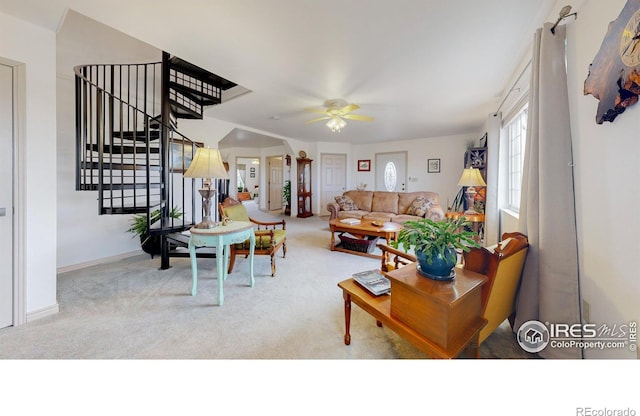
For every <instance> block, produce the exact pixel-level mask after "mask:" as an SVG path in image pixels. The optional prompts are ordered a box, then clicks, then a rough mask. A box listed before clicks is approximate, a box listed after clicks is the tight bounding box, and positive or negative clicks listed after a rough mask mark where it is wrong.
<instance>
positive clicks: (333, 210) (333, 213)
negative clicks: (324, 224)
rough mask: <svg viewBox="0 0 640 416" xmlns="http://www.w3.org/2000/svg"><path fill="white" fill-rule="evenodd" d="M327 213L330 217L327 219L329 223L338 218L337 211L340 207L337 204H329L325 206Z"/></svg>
mask: <svg viewBox="0 0 640 416" xmlns="http://www.w3.org/2000/svg"><path fill="white" fill-rule="evenodd" d="M327 211H329V214H331V216H330V217H329V221H331V220H333V219H336V218H338V211H340V205H338V203H337V202H329V203H328V204H327Z"/></svg>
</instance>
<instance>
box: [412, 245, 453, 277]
mask: <svg viewBox="0 0 640 416" xmlns="http://www.w3.org/2000/svg"><path fill="white" fill-rule="evenodd" d="M416 257H417V258H418V272H420V274H421V275H423V276H425V277H428V278H430V279H434V280H451V279H453V278H454V277H455V275H456V274H455V271H454V270H453V268H454V267H455V266H456V261H457V256H456V251H455V249H453V248H450V247H449V248H447V249H445V250H444V256H442V255H441V254H440V253H436V254H434V255H433V256H432V257H431V263H429V262H428V260H427V255H426V254H424V253H423V252H421V251H419V252H417V253H416Z"/></svg>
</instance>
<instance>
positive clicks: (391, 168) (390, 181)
mask: <svg viewBox="0 0 640 416" xmlns="http://www.w3.org/2000/svg"><path fill="white" fill-rule="evenodd" d="M396 183H398V173H397V170H396V165H395V163H393V162H387V165H386V166H385V167H384V187H385V188H386V189H387V191H389V192H391V191H393V190H394V189H396Z"/></svg>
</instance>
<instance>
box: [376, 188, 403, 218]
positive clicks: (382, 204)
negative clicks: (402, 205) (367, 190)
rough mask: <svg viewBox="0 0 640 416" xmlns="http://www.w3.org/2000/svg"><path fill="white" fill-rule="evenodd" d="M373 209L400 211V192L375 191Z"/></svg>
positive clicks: (395, 212)
mask: <svg viewBox="0 0 640 416" xmlns="http://www.w3.org/2000/svg"><path fill="white" fill-rule="evenodd" d="M371 211H374V212H388V213H391V214H397V213H398V193H397V192H374V193H373V201H372V202H371Z"/></svg>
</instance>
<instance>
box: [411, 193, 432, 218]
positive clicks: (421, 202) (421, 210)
mask: <svg viewBox="0 0 640 416" xmlns="http://www.w3.org/2000/svg"><path fill="white" fill-rule="evenodd" d="M431 205H433V204H432V203H431V201H429V200H428V199H427V198H426V197H424V196H419V197H417V198H416V199H414V200H413V202H412V203H411V205H409V208H407V212H406V213H407V214H409V215H415V216H418V217H424V215H425V214H426V213H427V211H429V208H431Z"/></svg>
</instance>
